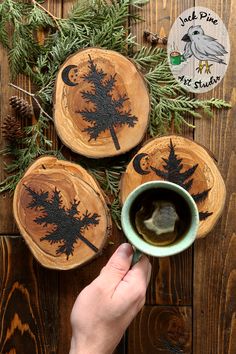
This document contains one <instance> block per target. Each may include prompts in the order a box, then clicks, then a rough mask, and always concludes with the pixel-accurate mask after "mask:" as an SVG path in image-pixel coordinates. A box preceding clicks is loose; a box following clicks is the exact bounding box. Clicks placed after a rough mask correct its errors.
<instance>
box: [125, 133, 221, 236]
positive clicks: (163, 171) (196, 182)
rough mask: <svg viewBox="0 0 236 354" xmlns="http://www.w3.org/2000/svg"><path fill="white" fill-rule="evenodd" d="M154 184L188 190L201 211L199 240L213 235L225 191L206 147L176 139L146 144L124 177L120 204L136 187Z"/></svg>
mask: <svg viewBox="0 0 236 354" xmlns="http://www.w3.org/2000/svg"><path fill="white" fill-rule="evenodd" d="M153 180H167V181H170V182H173V183H176V184H178V185H180V186H182V187H183V188H184V189H186V190H187V191H188V192H189V193H190V194H191V195H192V197H193V199H194V200H195V202H196V204H197V206H198V210H199V217H200V225H199V229H198V235H197V237H198V238H201V237H205V236H206V235H207V234H208V233H209V232H210V231H211V229H212V228H213V227H214V225H215V224H216V222H217V220H218V219H219V217H220V215H221V213H222V211H223V207H224V203H225V197H226V189H225V184H224V181H223V178H222V176H221V174H220V172H219V170H218V168H217V166H216V164H215V162H214V160H213V159H212V157H211V156H210V155H209V153H208V152H207V150H206V149H205V148H204V147H202V146H201V145H199V144H197V143H196V142H194V141H192V140H189V139H186V138H183V137H181V136H176V135H171V136H164V137H161V138H156V139H153V140H151V141H149V142H147V143H146V145H144V146H143V147H142V148H141V149H140V150H139V151H138V153H137V154H136V155H135V156H134V158H133V159H132V160H131V162H130V163H129V164H128V166H127V169H126V172H125V173H124V175H123V176H122V180H121V186H120V187H121V188H120V199H121V203H124V201H125V199H126V197H127V196H128V195H129V193H130V192H131V191H132V190H133V189H135V188H136V187H137V186H139V185H140V184H143V183H145V182H148V181H153Z"/></svg>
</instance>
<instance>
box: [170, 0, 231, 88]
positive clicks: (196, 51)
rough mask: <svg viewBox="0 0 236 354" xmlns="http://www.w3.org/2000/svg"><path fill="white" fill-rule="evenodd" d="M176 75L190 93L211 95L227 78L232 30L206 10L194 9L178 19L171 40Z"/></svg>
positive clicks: (202, 8)
mask: <svg viewBox="0 0 236 354" xmlns="http://www.w3.org/2000/svg"><path fill="white" fill-rule="evenodd" d="M167 52H168V60H169V64H170V68H171V71H172V74H173V75H174V77H175V79H176V80H177V81H178V82H179V83H180V85H181V86H182V87H183V88H184V89H185V90H188V91H190V92H197V93H199V92H207V91H210V90H212V89H213V88H214V87H215V86H216V85H217V84H219V82H220V81H221V80H222V79H223V77H224V75H225V73H226V70H227V67H228V63H229V58H230V41H229V35H228V31H227V29H226V27H225V25H224V23H223V22H222V20H221V18H220V17H219V16H218V15H217V14H216V13H215V12H214V11H212V10H210V9H208V8H206V7H192V8H190V9H188V10H185V11H184V12H182V13H181V15H179V16H178V18H177V19H176V20H175V22H174V24H173V26H172V28H171V31H170V34H169V38H168V46H167Z"/></svg>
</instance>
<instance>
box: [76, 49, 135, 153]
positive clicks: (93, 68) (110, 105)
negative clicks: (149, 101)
mask: <svg viewBox="0 0 236 354" xmlns="http://www.w3.org/2000/svg"><path fill="white" fill-rule="evenodd" d="M88 67H89V72H88V73H87V74H85V75H84V76H83V80H84V81H87V82H88V83H90V84H91V85H93V89H92V91H82V92H81V95H82V97H83V99H84V100H85V101H86V102H87V103H93V105H94V109H93V110H88V109H85V110H83V111H77V112H76V113H80V114H81V115H82V117H83V119H84V120H85V121H86V122H89V123H90V124H91V126H89V127H87V128H85V129H84V130H83V131H85V132H87V133H88V134H89V136H90V139H89V141H90V140H92V139H94V140H96V139H97V138H98V136H99V134H100V133H102V132H105V131H106V130H109V131H110V134H111V137H112V140H113V142H114V145H115V148H116V150H120V144H119V141H118V138H117V136H116V132H115V128H116V127H118V126H122V125H128V127H134V125H135V124H136V122H137V117H135V116H134V115H132V114H131V110H128V111H126V110H124V108H123V104H124V102H125V101H128V100H129V98H128V97H127V95H126V94H124V95H120V97H119V98H118V99H114V98H113V97H112V91H113V89H114V87H115V84H116V82H117V79H116V74H114V75H110V77H109V78H107V79H106V80H105V78H106V76H107V74H106V73H105V72H104V71H103V70H102V69H99V68H98V67H97V64H94V61H93V60H92V58H91V56H90V55H89V60H88Z"/></svg>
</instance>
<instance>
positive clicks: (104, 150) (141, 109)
mask: <svg viewBox="0 0 236 354" xmlns="http://www.w3.org/2000/svg"><path fill="white" fill-rule="evenodd" d="M149 110H150V99H149V92H148V89H147V86H146V84H145V81H144V79H143V77H142V74H141V73H140V72H139V71H138V69H137V68H136V66H135V64H134V63H132V62H131V61H130V60H129V59H127V58H126V57H124V56H123V55H121V54H119V53H116V52H114V51H111V50H105V49H99V48H87V49H83V50H80V51H78V52H76V53H75V54H73V55H71V56H70V57H69V58H67V60H66V61H65V63H64V64H63V65H62V67H61V68H60V70H59V72H58V75H57V80H56V88H55V96H54V120H55V126H56V130H57V133H58V135H59V137H60V139H61V140H62V141H63V143H64V144H65V145H66V146H68V147H69V148H70V149H71V150H73V151H75V152H77V153H79V154H82V155H85V156H88V157H93V158H101V157H106V156H115V155H119V154H122V153H124V152H126V151H128V150H130V149H132V148H133V147H134V146H136V145H137V144H138V143H139V142H140V141H141V140H142V138H143V136H144V134H145V132H146V129H147V125H148V119H149Z"/></svg>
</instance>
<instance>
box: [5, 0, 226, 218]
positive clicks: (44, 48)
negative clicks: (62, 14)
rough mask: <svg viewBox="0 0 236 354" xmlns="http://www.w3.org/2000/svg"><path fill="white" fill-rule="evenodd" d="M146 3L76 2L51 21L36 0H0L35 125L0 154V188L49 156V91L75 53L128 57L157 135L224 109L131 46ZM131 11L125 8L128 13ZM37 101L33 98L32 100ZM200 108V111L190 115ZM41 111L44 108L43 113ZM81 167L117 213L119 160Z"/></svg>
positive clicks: (153, 54)
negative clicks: (30, 86) (99, 51)
mask: <svg viewBox="0 0 236 354" xmlns="http://www.w3.org/2000/svg"><path fill="white" fill-rule="evenodd" d="M146 2H148V1H147V0H120V1H116V0H111V1H109V2H108V1H105V0H80V1H78V2H77V3H75V4H74V6H73V7H72V8H71V11H70V12H69V14H68V17H67V18H57V17H55V16H54V15H53V14H50V13H49V12H48V11H47V10H45V9H44V8H43V7H42V5H41V3H42V1H41V0H31V2H26V1H24V0H2V2H1V4H0V41H1V43H2V44H3V46H4V47H5V48H7V49H8V53H9V63H10V69H11V74H12V77H13V78H15V77H16V76H17V75H18V74H24V75H26V76H28V77H29V78H30V79H31V81H32V82H33V83H34V85H35V87H36V92H35V94H34V95H32V94H30V95H31V96H34V97H33V98H34V100H35V101H38V102H40V107H41V109H40V113H39V118H38V120H37V123H36V124H34V125H32V126H28V127H26V128H25V131H26V138H25V139H24V140H23V141H22V144H21V147H19V146H16V145H9V146H7V147H6V149H5V150H4V151H3V152H2V154H4V155H6V156H8V155H11V156H12V161H11V162H9V163H8V164H7V165H6V166H5V169H6V172H8V173H9V176H8V177H7V178H6V179H5V180H4V181H2V182H1V184H0V192H3V191H6V190H9V191H13V190H14V189H15V186H16V184H17V182H18V181H19V179H20V178H21V177H22V175H23V174H24V172H25V169H26V168H27V167H28V165H29V164H30V163H31V162H32V161H34V159H35V158H37V157H38V156H40V155H42V154H45V153H47V154H56V155H60V158H63V156H62V155H61V153H60V151H59V152H58V151H54V150H53V149H52V142H51V141H50V140H48V139H47V137H46V135H47V131H48V127H49V124H51V123H50V119H49V118H50V117H49V114H48V113H50V112H51V111H52V96H53V89H54V85H55V80H56V75H57V72H58V70H59V67H60V66H61V65H62V64H63V62H64V61H65V59H66V58H67V57H68V56H69V55H70V54H72V53H74V52H75V51H77V50H79V49H81V48H85V47H90V46H99V47H102V48H106V49H112V50H116V51H118V52H119V53H121V54H124V55H126V56H129V57H130V59H131V60H133V61H134V62H135V63H136V65H137V66H138V67H139V69H140V70H141V71H142V73H143V75H144V79H145V81H146V83H147V86H148V88H149V92H150V99H151V112H150V124H149V133H150V135H151V136H157V135H160V134H162V133H165V132H167V131H168V130H169V127H170V124H173V123H174V125H175V128H176V130H177V131H179V130H180V129H181V126H182V125H183V124H187V125H190V126H192V125H191V124H190V123H189V122H188V121H187V119H186V117H187V116H189V115H190V116H193V117H200V116H201V113H200V112H201V111H202V112H203V113H206V114H208V115H212V108H217V109H221V108H229V107H230V105H229V104H228V103H226V102H225V101H223V100H220V99H215V98H212V99H210V100H200V99H195V98H193V97H192V96H191V95H189V93H187V92H185V91H184V90H183V88H182V87H181V86H180V85H179V83H178V82H177V81H176V80H175V79H174V77H173V75H172V73H171V71H170V68H169V65H168V60H167V53H166V51H164V50H163V49H159V48H155V47H154V48H153V47H151V48H146V47H142V48H140V49H139V50H138V51H137V50H136V43H135V41H136V39H135V37H134V36H132V34H131V33H129V32H130V28H129V27H128V25H132V21H138V20H139V16H138V15H137V14H136V13H135V8H140V6H142V5H143V4H144V3H146ZM131 9H132V11H131ZM43 30H45V32H44V36H43V37H44V39H43V41H42V42H41V43H40V42H38V41H37V34H38V33H41V32H42V31H43ZM36 103H37V102H36ZM197 109H200V112H196V110H197ZM46 112H48V113H46ZM87 168H88V169H89V171H90V172H91V173H93V175H94V176H95V177H96V178H97V180H98V181H99V182H100V183H101V185H102V187H103V189H104V190H105V191H106V192H107V193H109V194H110V195H111V197H112V198H111V213H112V215H113V217H114V219H115V220H116V221H119V218H120V203H119V199H118V191H119V181H120V177H121V173H122V172H123V171H124V168H125V162H124V161H123V162H119V161H118V162H117V161H116V166H114V165H112V166H111V165H110V161H109V162H108V163H107V164H105V166H102V169H101V162H99V167H98V166H97V165H95V166H94V165H93V163H92V161H91V160H90V162H89V163H87Z"/></svg>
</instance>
